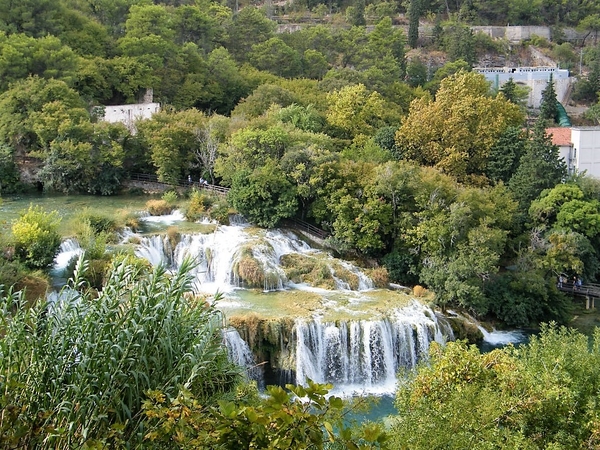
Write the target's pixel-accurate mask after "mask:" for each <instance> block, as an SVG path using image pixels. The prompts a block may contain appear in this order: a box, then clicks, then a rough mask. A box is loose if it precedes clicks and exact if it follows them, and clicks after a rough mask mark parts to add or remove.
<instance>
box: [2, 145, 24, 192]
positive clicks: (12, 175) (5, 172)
mask: <svg viewBox="0 0 600 450" xmlns="http://www.w3.org/2000/svg"><path fill="white" fill-rule="evenodd" d="M13 153H14V151H13V149H12V148H11V147H10V146H8V145H6V144H0V196H1V195H2V194H13V193H15V192H16V189H17V188H18V182H19V171H18V169H17V166H16V164H15V160H14V155H13Z"/></svg>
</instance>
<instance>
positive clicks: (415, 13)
mask: <svg viewBox="0 0 600 450" xmlns="http://www.w3.org/2000/svg"><path fill="white" fill-rule="evenodd" d="M420 17H421V0H410V4H409V5H408V45H410V47H411V48H416V47H417V41H418V40H419V18H420Z"/></svg>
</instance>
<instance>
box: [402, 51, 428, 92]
mask: <svg viewBox="0 0 600 450" xmlns="http://www.w3.org/2000/svg"><path fill="white" fill-rule="evenodd" d="M406 82H407V83H408V85H409V86H411V87H417V86H423V85H424V84H425V83H426V82H427V67H426V66H425V64H423V62H422V61H421V59H420V58H418V57H412V58H411V59H410V60H409V61H408V64H407V65H406Z"/></svg>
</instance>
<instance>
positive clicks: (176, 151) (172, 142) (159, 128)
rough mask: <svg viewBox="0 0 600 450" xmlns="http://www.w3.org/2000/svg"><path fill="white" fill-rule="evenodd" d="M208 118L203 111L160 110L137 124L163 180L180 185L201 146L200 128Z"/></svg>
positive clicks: (158, 173) (159, 176) (160, 178)
mask: <svg viewBox="0 0 600 450" xmlns="http://www.w3.org/2000/svg"><path fill="white" fill-rule="evenodd" d="M205 121H206V117H205V116H204V114H203V113H202V112H200V111H198V110H194V109H190V110H187V111H181V112H177V113H169V112H161V113H159V114H155V115H154V116H153V117H152V120H147V121H144V122H142V123H140V124H139V125H138V129H139V132H140V133H141V134H142V135H143V136H144V137H145V139H146V140H147V142H148V145H149V148H150V155H151V158H152V162H153V164H154V166H155V167H156V172H157V175H158V178H159V180H160V181H163V182H166V183H172V184H177V183H178V182H179V180H181V179H182V178H183V176H184V174H185V173H189V166H190V163H191V159H192V158H193V154H194V153H193V152H194V149H196V148H197V145H198V136H197V130H198V128H199V127H202V125H203V124H204V123H205Z"/></svg>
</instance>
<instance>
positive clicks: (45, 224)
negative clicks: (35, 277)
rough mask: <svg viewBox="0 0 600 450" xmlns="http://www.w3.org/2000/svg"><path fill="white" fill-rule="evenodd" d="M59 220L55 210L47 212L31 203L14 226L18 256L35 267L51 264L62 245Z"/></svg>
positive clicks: (39, 267)
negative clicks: (58, 229)
mask: <svg viewBox="0 0 600 450" xmlns="http://www.w3.org/2000/svg"><path fill="white" fill-rule="evenodd" d="M59 222H60V217H59V216H58V214H57V213H56V212H55V211H54V212H52V213H46V212H45V211H44V210H43V209H42V208H40V207H39V206H33V205H30V206H29V209H28V210H27V211H25V212H23V213H21V217H19V219H18V220H17V221H16V222H15V223H14V224H13V226H12V234H13V236H14V245H15V254H16V255H17V257H18V258H19V259H20V260H21V261H22V262H23V263H25V264H26V265H27V266H29V267H31V268H34V269H45V268H47V267H48V266H50V264H51V263H52V261H53V260H54V256H56V254H57V253H58V247H59V246H60V241H61V237H60V235H59V234H58V231H57V228H58V224H59Z"/></svg>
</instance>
